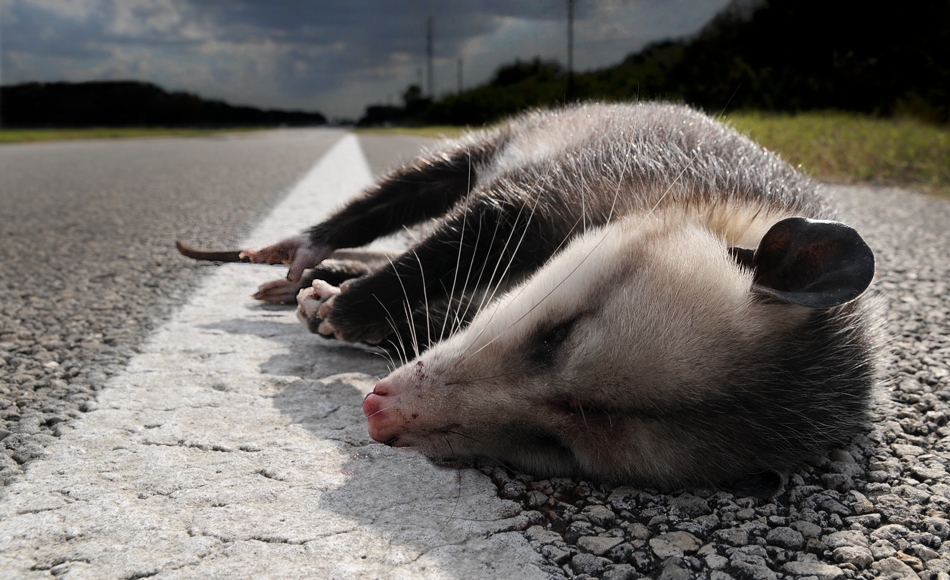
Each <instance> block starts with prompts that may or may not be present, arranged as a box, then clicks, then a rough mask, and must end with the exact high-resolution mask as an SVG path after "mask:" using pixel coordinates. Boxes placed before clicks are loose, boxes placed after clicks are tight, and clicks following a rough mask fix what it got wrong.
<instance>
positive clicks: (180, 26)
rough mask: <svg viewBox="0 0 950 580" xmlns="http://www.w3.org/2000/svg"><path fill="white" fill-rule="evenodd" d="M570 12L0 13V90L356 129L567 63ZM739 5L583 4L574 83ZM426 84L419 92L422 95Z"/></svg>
mask: <svg viewBox="0 0 950 580" xmlns="http://www.w3.org/2000/svg"><path fill="white" fill-rule="evenodd" d="M567 3H568V2H567V0H442V1H439V0H0V83H2V84H4V85H12V84H18V83H22V82H30V81H41V82H52V81H74V82H78V81H89V80H141V81H148V82H153V83H155V84H158V85H160V86H162V87H163V88H165V89H167V90H174V91H182V90H183V91H188V92H192V93H197V94H199V95H201V96H202V97H205V98H214V99H222V100H225V101H227V102H229V103H231V104H235V105H251V106H256V107H263V108H281V109H302V110H308V111H319V112H322V113H323V114H325V115H327V117H329V118H330V119H331V120H333V119H357V118H359V117H360V116H361V115H362V114H363V111H364V109H365V108H366V106H367V105H369V104H379V103H381V104H386V103H390V104H400V103H401V95H402V93H403V92H404V91H405V89H406V87H408V86H409V85H410V84H413V83H418V84H420V86H422V87H423V88H425V87H426V86H427V82H426V79H425V77H424V74H425V54H426V21H427V19H428V18H430V17H431V18H432V29H433V39H434V43H433V56H434V59H433V63H434V64H433V86H434V92H435V94H436V96H439V95H443V94H446V93H451V92H454V91H456V90H457V87H458V62H459V60H460V59H461V61H462V80H463V86H464V87H472V86H475V85H477V84H479V83H482V82H485V81H486V80H488V79H489V78H490V77H491V76H492V73H493V72H494V71H495V70H496V69H497V68H498V66H499V65H502V64H506V63H510V62H513V61H514V60H515V59H516V58H520V59H522V60H529V59H532V58H534V57H536V56H540V57H541V58H543V59H554V60H557V61H559V62H561V63H562V64H566V63H567ZM727 3H728V0H575V16H574V70H576V71H584V70H590V69H596V68H600V67H604V66H608V65H611V64H615V63H617V62H620V61H621V60H623V58H624V57H625V56H626V55H628V54H630V53H632V52H636V51H638V50H639V49H641V48H642V47H643V46H645V45H646V44H649V43H650V42H654V41H658V40H662V39H666V38H680V37H684V36H688V35H690V34H693V33H695V32H697V31H698V30H699V29H700V28H701V27H702V26H703V25H704V24H705V23H706V22H708V21H709V20H710V19H711V18H712V17H713V15H714V14H715V13H716V12H718V11H719V10H721V9H722V8H723V7H725V5H726V4H727ZM420 81H421V82H420Z"/></svg>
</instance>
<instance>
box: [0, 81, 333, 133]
mask: <svg viewBox="0 0 950 580" xmlns="http://www.w3.org/2000/svg"><path fill="white" fill-rule="evenodd" d="M0 118H2V122H3V126H4V127H30V128H37V127H57V128H59V127H240V126H278V125H289V126H303V125H323V124H325V123H326V121H327V120H326V117H324V116H323V115H322V114H320V113H314V112H303V111H279V110H261V109H257V108H254V107H243V106H233V105H229V104H227V103H225V102H223V101H216V100H206V99H203V98H201V97H199V96H197V95H194V94H191V93H186V92H167V91H165V90H164V89H162V88H161V87H158V86H156V85H153V84H151V83H145V82H138V81H94V82H85V83H66V82H57V83H24V84H20V85H13V86H7V87H0Z"/></svg>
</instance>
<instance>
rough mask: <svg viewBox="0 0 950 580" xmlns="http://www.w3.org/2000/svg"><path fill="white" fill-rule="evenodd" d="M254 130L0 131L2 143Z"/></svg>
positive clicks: (198, 135)
mask: <svg viewBox="0 0 950 580" xmlns="http://www.w3.org/2000/svg"><path fill="white" fill-rule="evenodd" d="M253 130H255V129H245V128H238V129H166V128H163V127H122V128H91V129H0V143H29V142H36V141H68V140H75V139H128V138H131V137H206V136H208V135H216V134H220V133H235V132H243V131H253Z"/></svg>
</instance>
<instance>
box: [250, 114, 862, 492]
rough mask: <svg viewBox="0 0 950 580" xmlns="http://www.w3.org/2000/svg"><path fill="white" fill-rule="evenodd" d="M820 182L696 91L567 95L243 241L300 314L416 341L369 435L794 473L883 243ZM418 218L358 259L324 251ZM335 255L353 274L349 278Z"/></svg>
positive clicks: (858, 377) (477, 449) (853, 378)
mask: <svg viewBox="0 0 950 580" xmlns="http://www.w3.org/2000/svg"><path fill="white" fill-rule="evenodd" d="M817 188H818V186H817V185H816V184H815V183H814V182H813V181H812V180H810V179H808V178H807V177H805V176H803V175H801V174H799V173H798V172H796V171H795V170H793V169H792V168H791V167H789V166H788V165H787V164H785V163H783V162H782V161H781V160H779V159H778V158H777V157H775V156H774V155H772V154H770V153H768V152H767V151H765V150H763V149H762V148H761V147H759V146H757V145H756V144H754V143H753V142H751V141H750V140H748V139H746V138H745V137H742V136H740V135H739V134H737V133H735V132H734V131H731V130H729V129H727V128H725V127H724V126H722V125H721V124H719V123H717V122H715V121H713V120H711V119H709V118H708V117H706V116H704V115H702V114H701V113H698V112H696V111H693V110H691V109H689V108H686V107H681V106H672V105H662V104H638V105H587V106H578V107H573V108H566V109H561V110H555V111H549V112H541V113H534V114H529V115H526V116H523V117H520V118H518V119H515V120H513V121H511V122H509V123H507V124H505V125H504V126H502V127H500V128H498V129H496V130H493V131H489V132H484V133H478V134H475V135H472V136H470V137H467V138H464V139H462V140H460V141H457V142H455V143H453V144H451V145H448V146H446V147H445V148H443V149H441V150H439V151H435V152H432V153H429V154H427V155H425V156H424V157H421V158H419V159H417V160H416V161H414V162H412V163H410V164H409V165H407V166H405V167H403V168H401V169H397V170H395V171H393V172H392V173H390V174H389V175H387V176H386V177H384V178H383V179H382V180H381V181H380V182H379V183H377V184H376V185H375V186H373V187H372V188H370V189H369V190H367V191H366V192H365V193H364V194H363V195H362V196H361V197H359V198H357V199H355V200H354V201H352V202H351V203H350V204H348V205H347V206H346V207H344V208H343V209H341V210H340V211H339V212H337V213H336V214H335V215H333V216H332V217H330V218H329V219H328V220H326V221H325V222H323V223H321V224H319V225H317V226H315V227H314V228H312V229H311V230H310V231H309V232H308V233H307V234H306V235H305V236H300V237H297V238H292V239H289V240H285V241H284V242H281V243H280V244H277V245H275V246H271V247H269V248H265V249H263V250H259V251H248V252H245V254H244V255H245V256H246V257H247V258H249V259H251V260H252V261H258V262H270V263H274V262H284V263H289V264H291V271H290V274H289V276H288V280H282V281H278V282H274V283H271V284H268V285H265V286H263V287H262V288H261V290H260V291H259V292H258V294H257V297H258V298H260V299H262V300H269V301H274V302H282V301H288V300H290V299H291V297H292V296H294V295H296V294H297V291H298V289H300V288H303V289H302V290H300V292H299V296H297V301H298V302H299V308H298V314H299V315H300V316H301V318H302V319H303V320H304V321H305V323H306V324H307V325H308V326H309V328H310V329H311V330H314V331H315V332H319V333H320V334H323V335H326V336H333V337H336V338H337V339H340V340H344V341H351V342H355V341H363V342H368V343H374V344H379V343H382V344H390V345H392V346H394V347H395V348H397V349H398V350H400V351H401V352H402V353H409V355H408V356H407V357H406V358H407V359H408V358H409V356H413V355H415V356H414V358H412V360H407V362H405V364H403V366H401V367H400V368H398V369H396V370H395V371H394V372H393V373H392V374H390V375H389V376H388V377H386V378H385V379H383V380H381V381H380V382H379V383H378V384H377V385H376V388H375V390H374V391H373V393H371V394H370V395H369V396H367V397H366V399H365V401H364V403H363V410H364V412H365V414H366V417H367V420H368V422H369V431H370V434H371V435H372V437H373V438H374V439H375V440H377V441H381V442H385V443H387V444H390V445H394V446H400V447H402V446H410V447H417V448H419V449H420V450H422V451H423V452H425V453H426V454H428V455H429V456H431V457H433V458H436V459H466V458H471V457H474V456H488V457H492V458H495V459H497V460H499V461H502V462H505V463H506V464H508V465H511V466H514V467H516V468H518V469H522V470H525V471H528V472H531V473H535V474H539V475H547V476H553V475H576V476H583V477H590V478H594V479H597V480H601V481H605V482H626V483H638V484H652V485H657V486H661V487H670V486H677V485H683V484H690V483H710V482H723V481H731V480H735V479H737V478H741V477H743V476H746V475H748V474H754V473H761V472H767V473H769V472H773V471H783V470H786V469H788V468H790V467H793V466H794V465H796V464H797V463H799V462H801V461H802V460H804V459H805V458H807V457H809V456H812V455H814V454H815V453H819V452H822V451H825V450H827V449H829V448H832V447H834V446H837V445H841V444H843V443H845V442H847V441H848V440H849V439H850V438H851V437H852V436H853V435H854V433H855V432H856V431H857V430H858V429H859V428H860V426H861V425H862V422H863V420H864V418H865V411H866V407H867V403H868V399H869V392H870V388H871V385H872V382H873V375H874V368H873V367H874V364H873V363H874V347H873V340H872V337H871V331H870V330H869V328H868V322H867V313H866V312H865V310H866V307H865V306H864V305H863V303H862V300H861V299H860V298H859V296H860V295H861V294H862V293H863V292H864V291H865V289H866V288H867V286H868V284H869V283H870V281H871V278H872V277H873V273H874V259H873V255H872V253H871V251H870V249H869V248H868V247H867V245H866V244H865V243H864V241H863V240H862V239H861V237H860V236H859V235H858V234H857V233H856V232H855V231H854V230H853V229H851V228H850V227H848V226H845V225H843V224H840V223H837V222H834V221H827V220H830V219H831V218H832V217H833V215H832V212H831V211H830V210H829V208H828V207H827V206H826V204H825V201H824V200H823V199H822V198H821V197H820V196H819V194H818V193H817ZM429 218H437V219H438V222H437V225H436V227H435V228H434V230H433V231H432V232H431V233H430V234H429V235H428V236H427V237H425V238H424V239H423V240H422V241H420V242H419V243H418V244H417V245H416V246H415V247H414V248H412V249H411V250H410V251H408V252H406V253H405V254H403V255H401V256H398V257H395V258H394V259H392V260H391V261H387V262H383V263H382V266H378V267H376V268H374V269H372V271H371V272H368V271H367V270H368V269H367V268H366V267H362V269H360V267H357V266H354V265H352V264H351V265H349V266H344V267H339V266H333V267H331V266H328V265H327V264H330V262H324V263H323V264H321V262H322V261H323V260H324V259H325V258H327V257H329V256H330V255H331V253H332V252H333V251H334V250H335V249H337V248H348V247H357V246H362V245H365V244H367V243H369V242H370V241H372V240H373V239H374V238H376V237H379V236H382V235H386V234H389V233H391V232H394V231H396V230H398V229H399V228H402V227H404V226H406V225H408V224H414V223H417V222H420V221H423V220H426V219H429ZM314 267H315V268H314ZM308 268H314V270H312V271H311V272H310V273H309V274H308V275H307V276H306V277H305V278H304V279H303V281H302V282H301V281H300V278H301V275H302V274H303V272H304V270H305V269H308ZM332 268H337V269H336V270H334V271H340V270H341V269H342V270H343V271H346V272H347V273H346V274H345V275H343V276H342V277H344V278H346V277H349V276H353V277H352V278H350V279H349V280H348V281H346V282H345V283H344V284H343V285H342V292H341V287H340V278H341V276H337V277H335V278H333V279H331V280H330V281H329V282H327V281H324V278H328V276H326V272H325V271H326V270H327V269H332ZM351 269H352V270H351Z"/></svg>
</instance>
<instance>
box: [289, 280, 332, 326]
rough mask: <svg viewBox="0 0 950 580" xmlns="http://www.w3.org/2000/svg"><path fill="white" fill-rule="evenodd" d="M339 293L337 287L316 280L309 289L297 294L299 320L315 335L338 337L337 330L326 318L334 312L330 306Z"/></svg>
mask: <svg viewBox="0 0 950 580" xmlns="http://www.w3.org/2000/svg"><path fill="white" fill-rule="evenodd" d="M339 293H340V289H339V288H337V287H336V286H332V285H330V284H328V283H327V282H324V281H323V280H314V281H313V284H312V285H311V286H310V287H309V288H302V289H301V290H300V292H298V293H297V318H298V319H299V320H300V322H302V323H303V324H304V326H306V327H307V329H308V330H309V331H310V332H313V333H314V334H322V335H323V336H336V329H335V328H334V327H333V325H332V324H330V323H329V322H328V321H327V320H326V316H327V314H329V312H331V311H332V307H331V306H328V304H329V303H330V302H332V300H333V299H334V298H335V297H336V295H337V294H339ZM324 307H327V308H324ZM336 338H340V337H336Z"/></svg>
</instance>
